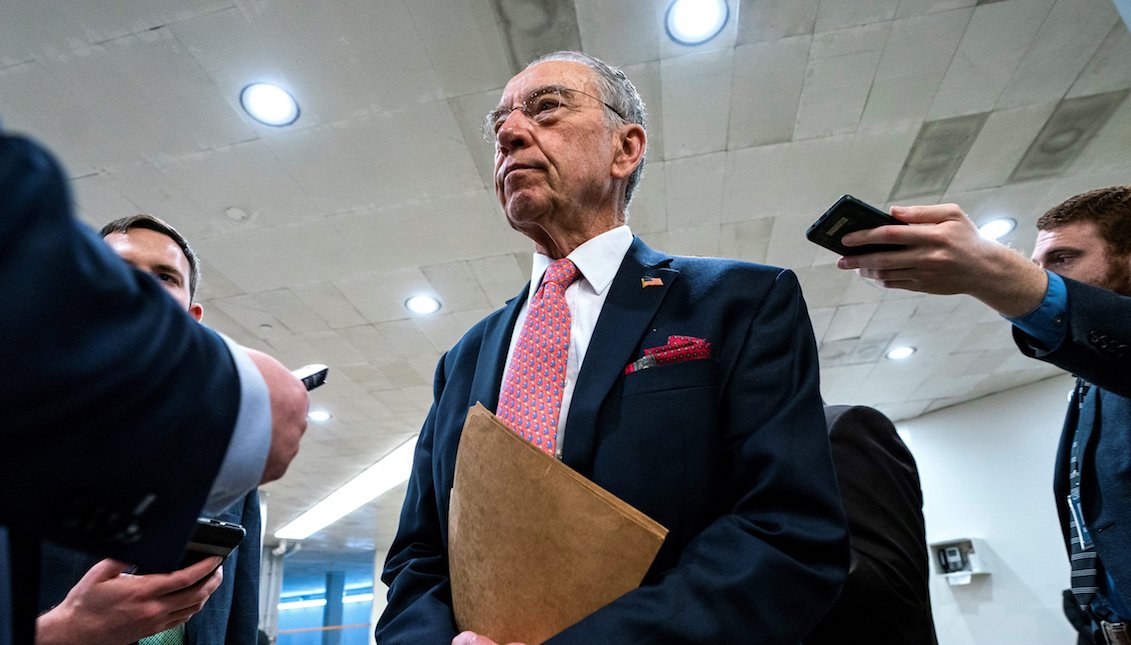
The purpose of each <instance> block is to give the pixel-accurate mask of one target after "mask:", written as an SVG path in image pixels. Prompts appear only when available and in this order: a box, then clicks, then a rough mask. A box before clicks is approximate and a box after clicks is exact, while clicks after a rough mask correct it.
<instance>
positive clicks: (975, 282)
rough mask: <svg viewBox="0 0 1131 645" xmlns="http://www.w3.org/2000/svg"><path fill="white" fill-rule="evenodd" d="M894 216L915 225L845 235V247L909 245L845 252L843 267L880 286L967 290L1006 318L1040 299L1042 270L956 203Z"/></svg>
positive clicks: (896, 210)
mask: <svg viewBox="0 0 1131 645" xmlns="http://www.w3.org/2000/svg"><path fill="white" fill-rule="evenodd" d="M891 214H892V216H894V217H896V218H898V219H900V220H903V221H904V222H907V223H908V224H911V226H880V227H878V228H874V229H868V230H863V231H856V232H854V233H850V234H848V235H845V236H844V244H845V245H847V246H859V245H862V244H902V245H904V246H906V247H907V248H905V249H900V250H897V251H882V252H879V253H866V254H863V255H854V256H846V257H843V258H841V259H840V260H839V261H838V262H837V266H838V267H839V268H841V269H858V270H859V272H860V275H861V276H863V277H865V278H870V279H872V280H875V281H876V282H879V283H880V284H881V285H883V286H885V287H889V288H895V289H906V290H909V291H923V292H926V293H933V294H939V295H950V294H956V293H965V294H968V295H971V296H973V297H975V298H977V299H978V300H981V301H982V302H984V303H985V304H986V305H988V306H989V307H991V308H992V309H994V310H995V311H997V312H998V313H1000V314H1001V315H1003V316H1006V317H1007V318H1013V317H1017V316H1021V315H1024V314H1026V313H1028V312H1030V311H1032V310H1033V309H1036V308H1037V306H1038V305H1039V304H1040V303H1041V299H1042V298H1044V295H1045V288H1046V286H1047V284H1048V277H1047V275H1046V274H1045V272H1044V270H1043V269H1041V268H1040V267H1038V266H1037V265H1036V264H1033V263H1032V262H1030V261H1029V260H1028V259H1027V258H1025V257H1024V256H1022V255H1021V254H1019V253H1017V252H1016V251H1013V250H1012V249H1010V248H1009V247H1006V246H1004V245H1002V244H999V243H998V242H994V241H992V240H987V239H984V238H982V237H981V236H980V235H979V234H978V229H977V227H975V226H974V223H973V222H971V221H970V218H969V217H967V216H966V214H965V213H963V212H962V209H961V208H959V207H958V206H957V205H956V204H941V205H938V206H907V207H904V206H892V207H891Z"/></svg>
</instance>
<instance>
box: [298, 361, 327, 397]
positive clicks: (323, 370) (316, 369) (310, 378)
mask: <svg viewBox="0 0 1131 645" xmlns="http://www.w3.org/2000/svg"><path fill="white" fill-rule="evenodd" d="M329 372H330V368H329V367H326V366H325V365H320V364H318V363H314V364H312V365H304V366H302V367H300V368H298V369H297V370H291V374H294V375H295V377H296V378H298V380H300V381H302V384H303V385H305V386H306V389H307V391H310V390H313V389H314V388H316V387H318V386H319V385H322V384H323V383H325V382H326V375H327V374H328V373H329Z"/></svg>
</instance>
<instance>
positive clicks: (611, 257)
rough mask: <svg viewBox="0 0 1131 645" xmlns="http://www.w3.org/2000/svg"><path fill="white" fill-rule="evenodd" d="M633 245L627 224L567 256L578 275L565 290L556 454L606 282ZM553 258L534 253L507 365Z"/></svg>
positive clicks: (586, 243) (603, 295)
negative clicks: (565, 322)
mask: <svg viewBox="0 0 1131 645" xmlns="http://www.w3.org/2000/svg"><path fill="white" fill-rule="evenodd" d="M630 246H632V231H630V230H629V228H628V226H627V225H624V226H618V227H617V228H614V229H612V230H610V231H605V232H604V233H601V234H600V235H598V236H597V237H594V238H592V239H590V240H587V241H586V242H585V243H584V244H582V245H581V246H579V247H577V248H576V249H574V250H573V253H570V254H569V255H568V256H566V257H568V258H569V259H570V260H571V261H573V264H574V265H575V266H576V267H577V268H578V270H579V271H580V272H581V277H579V278H578V279H577V280H576V281H574V283H573V284H571V285H569V288H567V289H566V291H565V299H566V306H567V307H569V355H568V357H567V358H566V381H565V390H564V391H563V392H562V409H561V412H560V413H559V416H558V437H557V448H556V450H557V456H558V458H559V459H560V458H561V456H562V446H563V445H564V443H565V422H566V418H567V417H568V416H569V404H570V401H572V400H573V388H574V386H576V385H577V374H578V372H580V371H581V366H582V365H583V364H584V362H585V351H586V350H587V349H589V340H590V339H591V338H592V337H593V328H594V327H596V326H597V318H599V317H600V316H601V308H602V307H604V305H605V298H607V297H608V295H609V285H611V284H612V283H613V278H614V277H616V274H617V269H619V268H620V264H621V262H622V261H623V260H624V256H625V254H626V253H628V249H629V247H630ZM552 263H553V260H552V259H550V257H549V256H546V255H542V254H541V253H535V254H534V262H533V266H532V267H531V271H530V292H529V293H528V294H527V297H526V302H524V303H523V304H522V309H521V310H520V311H519V312H518V320H516V321H515V324H514V332H512V333H511V344H510V349H509V350H508V351H507V367H508V368H509V367H510V364H511V360H513V359H514V348H515V345H517V344H518V336H519V332H521V331H522V325H523V323H525V322H526V312H527V310H528V309H529V308H530V300H531V298H533V297H534V294H535V293H537V291H538V288H539V287H540V286H542V275H543V274H544V273H546V269H547V268H549V266H550V264H552Z"/></svg>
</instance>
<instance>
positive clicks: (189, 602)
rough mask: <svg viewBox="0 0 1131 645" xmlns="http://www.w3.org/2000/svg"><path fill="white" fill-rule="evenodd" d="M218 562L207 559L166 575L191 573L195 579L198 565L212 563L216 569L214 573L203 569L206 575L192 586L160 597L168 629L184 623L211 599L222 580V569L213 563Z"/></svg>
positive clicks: (215, 559) (207, 568) (206, 568)
mask: <svg viewBox="0 0 1131 645" xmlns="http://www.w3.org/2000/svg"><path fill="white" fill-rule="evenodd" d="M218 560H219V558H208V559H207V560H202V561H201V562H198V563H196V564H194V565H192V566H191V567H185V568H184V569H181V570H180V571H174V572H173V573H172V574H168V575H170V576H174V575H176V574H179V573H186V574H187V573H188V572H190V571H191V572H192V574H191V576H190V577H196V576H198V575H200V572H199V570H198V568H199V567H200V565H202V564H205V563H212V565H211V566H213V567H216V570H215V571H212V570H211V568H209V567H205V571H206V573H205V575H204V577H203V578H196V580H195V581H194V583H193V584H191V585H189V586H187V587H183V588H179V589H177V590H175V591H172V592H170V593H166V594H164V595H163V596H161V598H160V601H161V604H162V605H163V606H164V608H165V609H164V611H165V614H166V618H167V620H168V621H169V623H170V625H169V626H170V627H171V626H173V625H179V624H180V623H183V622H185V621H186V620H188V619H189V618H190V617H192V615H193V614H195V613H197V612H199V611H200V610H201V609H202V608H203V607H204V604H205V603H206V602H208V599H209V598H210V597H212V594H213V593H214V592H215V591H216V590H217V589H219V588H220V583H221V582H222V581H223V580H224V568H223V567H218V566H216V564H215V563H216V562H217V561H218Z"/></svg>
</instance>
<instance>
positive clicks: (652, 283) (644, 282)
mask: <svg viewBox="0 0 1131 645" xmlns="http://www.w3.org/2000/svg"><path fill="white" fill-rule="evenodd" d="M662 286H664V281H663V280H661V279H660V278H653V277H652V276H650V275H646V276H643V277H641V278H640V288H641V289H647V288H648V287H662Z"/></svg>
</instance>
